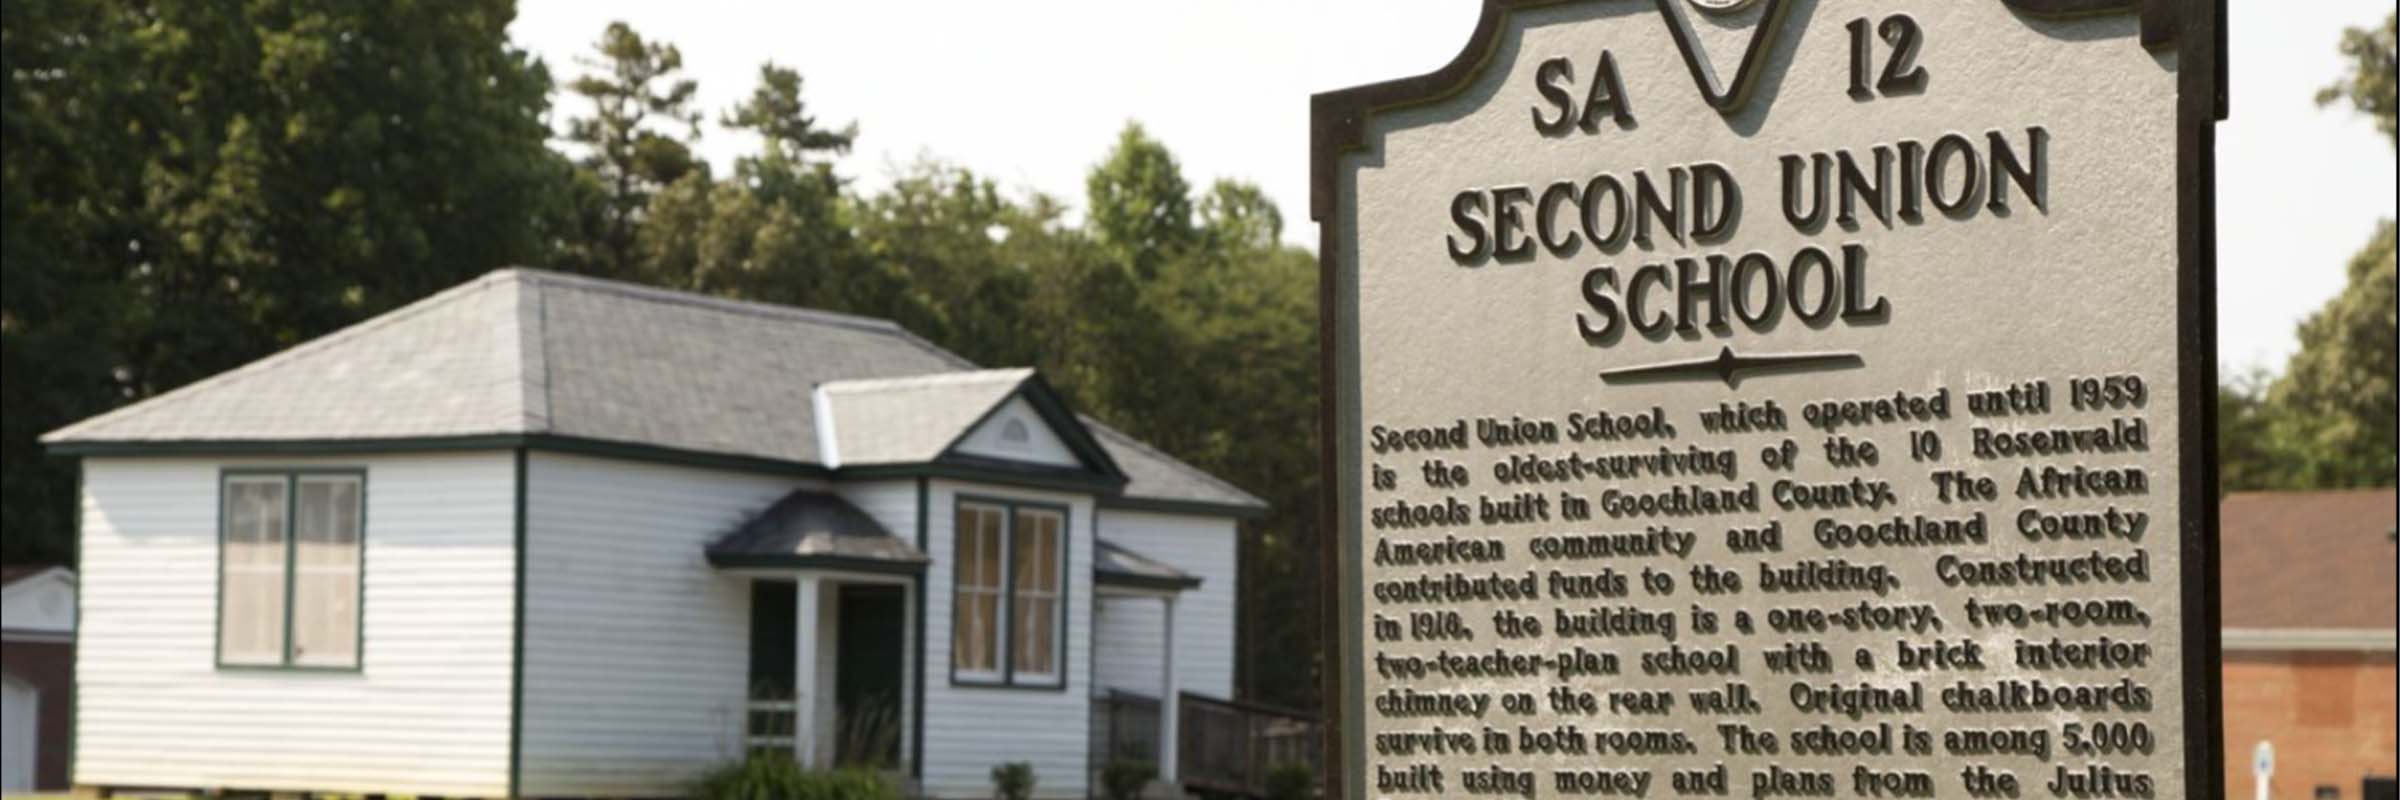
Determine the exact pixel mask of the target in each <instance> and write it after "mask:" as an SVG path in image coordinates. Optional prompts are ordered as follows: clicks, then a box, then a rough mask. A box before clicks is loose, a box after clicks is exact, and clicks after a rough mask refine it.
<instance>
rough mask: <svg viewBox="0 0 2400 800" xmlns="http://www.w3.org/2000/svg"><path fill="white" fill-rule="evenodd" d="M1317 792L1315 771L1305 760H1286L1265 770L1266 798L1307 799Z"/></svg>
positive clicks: (1271, 799) (1278, 799)
mask: <svg viewBox="0 0 2400 800" xmlns="http://www.w3.org/2000/svg"><path fill="white" fill-rule="evenodd" d="M1316 794H1317V771H1316V770H1314V769H1310V768H1309V766H1308V764H1307V762H1303V761H1286V762H1284V763H1281V764H1277V765H1275V768H1274V769H1270V770H1267V800H1308V798H1311V797H1315V796H1316Z"/></svg>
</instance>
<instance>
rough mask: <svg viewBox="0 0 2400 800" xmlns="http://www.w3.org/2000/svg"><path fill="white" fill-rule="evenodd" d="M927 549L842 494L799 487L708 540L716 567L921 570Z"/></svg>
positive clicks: (710, 561)
mask: <svg viewBox="0 0 2400 800" xmlns="http://www.w3.org/2000/svg"><path fill="white" fill-rule="evenodd" d="M926 560H927V559H926V558H925V554H924V553H922V552H919V551H918V550H917V548H916V547H914V546H911V545H910V544H909V543H908V542H907V541H905V540H903V539H901V538H900V537H897V536H893V535H892V533H891V531H888V530H885V529H884V527H883V525H881V524H879V523H877V522H876V521H875V518H874V517H870V516H867V514H866V512H863V511H860V510H858V507H857V506H854V505H851V504H850V501H848V500H844V499H842V497H841V496H840V495H837V494H833V493H830V492H821V491H815V490H811V489H799V490H795V491H793V492H792V493H791V494H787V495H784V496H783V499H780V500H777V501H775V504H774V505H771V506H768V507H767V508H766V510H764V511H761V512H759V513H758V514H756V515H754V516H752V517H750V518H749V519H746V520H743V521H742V524H740V525H738V526H736V527H735V528H734V529H733V531H732V532H731V533H727V534H725V536H724V537H722V538H719V539H718V540H717V541H716V542H715V543H713V544H710V545H709V546H708V563H709V564H710V565H711V566H716V567H768V568H819V569H846V570H858V571H865V572H897V573H903V574H911V575H913V574H916V573H920V572H923V571H925V562H926Z"/></svg>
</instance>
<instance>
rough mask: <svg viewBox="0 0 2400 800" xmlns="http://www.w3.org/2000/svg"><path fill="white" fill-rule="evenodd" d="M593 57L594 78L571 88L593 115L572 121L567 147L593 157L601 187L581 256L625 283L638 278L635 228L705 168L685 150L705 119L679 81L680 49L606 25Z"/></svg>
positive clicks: (690, 88)
mask: <svg viewBox="0 0 2400 800" xmlns="http://www.w3.org/2000/svg"><path fill="white" fill-rule="evenodd" d="M592 50H593V52H595V53H597V54H598V55H599V57H598V58H587V59H584V60H583V62H582V63H583V64H584V66H585V67H586V68H588V69H591V70H594V72H592V73H589V74H586V75H584V76H583V77H580V78H576V79H575V81H574V82H573V83H570V84H568V90H569V91H571V92H574V93H575V94H576V95H577V96H580V97H582V98H584V99H585V100H588V101H590V102H591V104H592V115H591V116H588V117H577V118H575V119H572V120H569V121H568V123H567V140H568V141H571V142H575V143H576V144H579V145H582V146H584V147H585V148H587V149H588V150H589V151H590V152H589V154H588V155H587V156H585V158H584V160H583V166H584V168H585V169H588V170H590V171H591V173H592V175H593V176H595V178H596V179H597V180H598V182H599V184H600V186H601V187H602V192H601V195H600V197H599V201H600V206H599V209H598V211H597V213H596V214H587V215H586V218H587V219H588V218H592V217H596V218H597V221H598V223H599V227H598V228H597V229H595V230H590V231H586V232H585V237H586V242H585V247H586V248H587V249H586V251H585V253H584V255H583V257H584V258H585V259H587V260H588V261H589V262H590V264H591V268H592V269H593V270H594V271H597V272H600V273H601V274H605V275H614V276H620V277H628V276H633V275H634V274H635V266H636V258H637V257H636V253H635V248H636V246H637V238H638V236H639V232H638V231H637V230H636V228H637V227H638V226H639V225H640V222H641V217H642V214H643V212H644V210H646V209H647V208H648V207H649V205H650V198H651V196H652V195H654V194H656V193H657V192H658V191H659V190H661V189H663V188H664V187H666V186H669V185H671V184H673V183H675V182H676V181H677V180H680V179H682V178H683V177H684V176H686V175H689V174H694V173H700V174H702V175H705V174H706V171H707V169H708V166H707V164H706V163H705V162H702V161H700V160H698V159H696V158H694V157H693V155H692V151H691V147H690V145H688V144H687V143H686V142H687V141H688V140H690V139H696V138H698V137H699V135H700V113H699V112H697V111H694V110H692V108H691V103H692V95H693V94H694V93H696V92H698V91H699V88H700V87H699V84H698V83H697V82H695V81H692V80H689V79H686V78H682V77H680V75H681V73H682V71H683V52H682V51H681V50H678V49H676V48H675V46H674V45H671V44H666V43H663V42H651V41H647V40H644V39H643V38H642V35H641V34H639V33H636V32H634V30H633V27H632V26H630V25H626V24H625V23H623V22H611V23H609V24H608V29H607V30H605V31H603V32H602V33H601V34H600V40H599V41H598V42H595V43H593V45H592ZM661 128H664V129H665V130H666V132H661ZM677 131H680V132H681V133H682V136H681V137H680V138H679V137H678V136H676V135H674V133H675V132H677Z"/></svg>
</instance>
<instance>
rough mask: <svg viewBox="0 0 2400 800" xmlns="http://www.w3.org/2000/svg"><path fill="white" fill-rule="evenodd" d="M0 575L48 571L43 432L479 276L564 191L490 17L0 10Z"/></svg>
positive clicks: (104, 5)
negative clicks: (1, 218)
mask: <svg viewBox="0 0 2400 800" xmlns="http://www.w3.org/2000/svg"><path fill="white" fill-rule="evenodd" d="M0 7H4V8H5V11H4V12H0V13H4V14H5V17H4V22H0V30H4V33H0V37H4V38H5V41H6V46H5V47H4V48H0V50H5V55H4V56H0V57H4V58H5V60H6V67H5V69H4V70H0V80H5V81H6V90H5V91H6V100H5V104H6V111H5V139H4V141H0V160H4V162H5V174H6V177H5V184H6V190H5V191H6V198H7V199H6V203H5V212H4V214H5V222H4V223H0V227H4V231H0V235H4V236H5V240H6V245H5V247H6V254H5V259H4V262H5V263H4V269H5V279H4V280H0V283H4V284H5V292H4V293H5V299H4V300H0V302H4V303H5V308H4V310H0V340H4V341H5V344H4V345H0V349H4V350H5V352H6V359H5V364H6V380H5V381H0V383H4V384H5V389H4V390H0V391H5V393H6V396H5V402H6V405H7V408H8V414H7V422H6V431H5V443H4V444H5V468H4V469H0V473H4V474H5V476H6V477H5V497H4V498H0V515H4V516H5V519H4V520H0V528H5V529H6V530H7V531H8V532H9V538H8V540H7V542H6V549H5V554H4V555H5V557H6V558H7V559H9V560H12V561H15V560H27V559H39V560H64V559H65V558H67V557H68V555H69V552H70V549H69V548H70V543H69V542H68V541H67V534H68V532H69V531H70V530H72V522H71V520H70V518H69V517H68V513H69V511H70V510H71V509H72V508H73V507H74V506H73V503H72V501H71V500H70V499H69V498H70V493H71V492H72V487H73V481H74V479H73V471H72V466H71V464H70V463H68V462H63V461H61V462H52V461H49V460H46V459H45V458H44V457H43V456H42V455H41V451H40V448H39V445H38V444H37V443H36V442H35V437H36V436H37V435H38V434H39V433H40V432H41V431H44V430H47V429H50V428H54V427H57V426H59V425H62V424H65V423H67V422H69V421H72V420H75V419H78V418H81V417H86V416H90V415H92V414H95V413H98V412H101V411H104V410H107V409H108V408H109V407H111V406H113V405H116V404H120V403H123V402H127V401H131V400H135V399H140V398H144V397H148V396H150V395H153V394H156V393H158V392H161V391H164V390H166V389H169V388H173V387H176V386H180V385H182V384H184V383H187V382H189V381H191V380H194V379H196V378H199V377H201V376H205V375H209V374H213V373H217V372H221V371H224V370H226V369H228V368H231V367H233V366H235V365H238V364H240V363H242V362H244V361H248V360H250V359H253V358H257V357H258V356H261V355H264V354H266V353H269V352H273V351H275V350H278V349H281V348H283V347H287V346H290V345H292V344H295V343H297V342H299V341H301V340H304V339H307V338H311V337H314V336H317V335H320V334H323V333H326V332H328V331H331V330H333V329H335V328H338V327H341V326H343V325H346V324H349V323H351V322H355V321H357V320H360V319H363V318H365V317H368V316H372V315H374V314H377V313H381V312H383V311H387V310H390V309H391V308H393V307H395V306H398V305H400V304H402V303H405V302H408V301H411V300H415V299H418V298H421V297H423V296H425V295H427V294H430V293H432V292H434V291H437V290H439V289H441V288H444V287H447V286H450V285H454V284H456V283H459V282H461V281H463V280H465V279H467V278H469V277H472V276H474V275H476V274H479V273H482V272H484V271H487V270H490V269H492V268H495V267H499V266H504V265H508V264H512V263H527V262H536V261H541V260H544V258H545V254H546V253H547V252H548V248H549V245H550V242H551V241H552V239H553V232H554V231H553V228H552V225H553V224H554V223H556V222H557V221H559V220H561V219H564V218H566V215H565V214H564V213H562V212H561V210H560V209H558V208H557V206H556V204H555V203H556V201H555V198H558V197H561V196H565V195H566V194H567V192H565V191H564V190H563V189H562V187H563V186H564V185H566V184H567V182H568V181H570V180H571V177H570V174H569V173H568V172H567V171H566V170H565V169H564V164H563V162H562V161H561V160H559V159H558V158H557V157H555V156H554V155H552V154H551V153H550V151H549V150H548V149H547V147H546V146H545V139H546V138H547V137H548V131H547V129H546V128H545V127H544V126H543V124H542V122H541V116H542V114H543V113H544V112H545V111H546V110H547V108H548V92H549V89H550V79H549V76H548V74H547V72H546V71H545V70H544V69H543V68H542V66H541V65H540V64H539V63H538V62H536V61H535V60H533V59H532V58H530V57H528V56H527V55H526V54H525V53H524V52H523V51H521V50H519V49H517V48H516V47H514V46H512V45H511V44H510V43H509V41H508V39H507V34H506V30H507V25H508V22H509V20H510V18H511V17H512V16H513V14H514V12H513V7H512V4H511V3H510V2H508V0H461V1H460V2H442V3H428V2H398V3H359V2H335V1H333V0H325V1H323V2H303V3H284V4H232V5H227V4H216V3H209V4H178V3H169V4H155V3H142V2H127V1H124V0H27V1H26V2H16V1H15V0H11V2H9V3H6V4H5V5H4V6H0Z"/></svg>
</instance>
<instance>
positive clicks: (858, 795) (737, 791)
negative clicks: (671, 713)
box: [692, 752, 900, 800]
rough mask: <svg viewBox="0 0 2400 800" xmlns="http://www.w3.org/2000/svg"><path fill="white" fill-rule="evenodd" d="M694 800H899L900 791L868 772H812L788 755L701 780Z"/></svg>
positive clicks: (756, 759)
mask: <svg viewBox="0 0 2400 800" xmlns="http://www.w3.org/2000/svg"><path fill="white" fill-rule="evenodd" d="M692 794H693V797H694V798H695V800H899V798H900V791H899V789H897V788H894V787H893V786H892V785H891V782H889V781H886V780H884V779H883V776H882V775H878V774H876V773H874V772H873V771H870V770H863V769H838V770H814V769H807V768H804V767H801V766H800V765H799V764H798V763H795V762H794V761H792V757H791V755H790V754H788V753H779V752H769V753H759V754H754V755H752V756H750V758H748V759H747V760H744V761H742V762H741V763H738V764H728V765H725V766H723V767H719V768H717V769H715V770H712V771H710V772H709V773H708V774H706V775H703V776H701V778H700V782H699V785H698V786H696V787H694V789H693V792H692Z"/></svg>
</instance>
